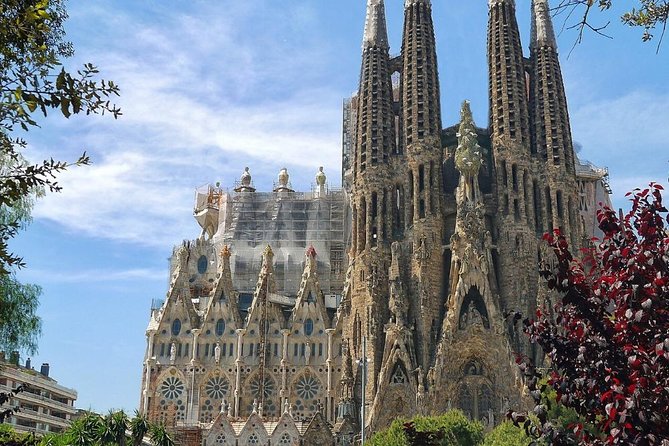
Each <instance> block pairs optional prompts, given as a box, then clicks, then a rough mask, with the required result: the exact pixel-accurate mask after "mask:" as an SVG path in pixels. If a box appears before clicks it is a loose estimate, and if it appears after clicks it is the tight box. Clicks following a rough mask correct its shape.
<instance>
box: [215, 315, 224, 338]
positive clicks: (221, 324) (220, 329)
mask: <svg viewBox="0 0 669 446" xmlns="http://www.w3.org/2000/svg"><path fill="white" fill-rule="evenodd" d="M224 332H225V321H224V320H223V319H219V320H218V321H216V336H223V333H224Z"/></svg>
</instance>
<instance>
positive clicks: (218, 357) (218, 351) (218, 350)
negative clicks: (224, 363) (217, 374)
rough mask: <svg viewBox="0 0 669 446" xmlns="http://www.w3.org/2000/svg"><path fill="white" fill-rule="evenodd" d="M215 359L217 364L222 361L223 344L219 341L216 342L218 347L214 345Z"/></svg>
mask: <svg viewBox="0 0 669 446" xmlns="http://www.w3.org/2000/svg"><path fill="white" fill-rule="evenodd" d="M214 360H215V361H216V364H219V363H220V362H221V344H219V343H218V342H217V343H216V347H214Z"/></svg>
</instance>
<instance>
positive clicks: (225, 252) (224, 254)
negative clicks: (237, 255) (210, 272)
mask: <svg viewBox="0 0 669 446" xmlns="http://www.w3.org/2000/svg"><path fill="white" fill-rule="evenodd" d="M231 255H232V253H231V252H230V247H229V246H228V245H223V249H221V257H226V258H230V256H231Z"/></svg>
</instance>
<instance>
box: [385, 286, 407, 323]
mask: <svg viewBox="0 0 669 446" xmlns="http://www.w3.org/2000/svg"><path fill="white" fill-rule="evenodd" d="M388 306H389V308H390V312H391V313H392V315H393V317H394V319H395V323H396V324H397V325H400V326H403V327H405V326H406V325H407V313H408V312H409V302H408V300H407V299H406V296H405V295H404V290H403V289H402V281H401V280H399V279H397V280H393V281H391V282H390V301H389V302H388Z"/></svg>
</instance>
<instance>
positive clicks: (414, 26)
mask: <svg viewBox="0 0 669 446" xmlns="http://www.w3.org/2000/svg"><path fill="white" fill-rule="evenodd" d="M404 8H405V9H404V36H403V39H402V63H403V70H402V111H403V117H404V121H403V123H402V129H403V133H404V138H403V139H404V141H403V142H404V144H405V145H406V147H407V149H408V148H409V147H410V146H411V145H412V144H413V143H416V142H419V141H425V140H426V139H429V138H439V136H440V135H441V105H440V94H439V72H438V68H437V50H436V42H435V36H434V25H433V22H432V4H431V2H430V1H429V0H405V2H404Z"/></svg>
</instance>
